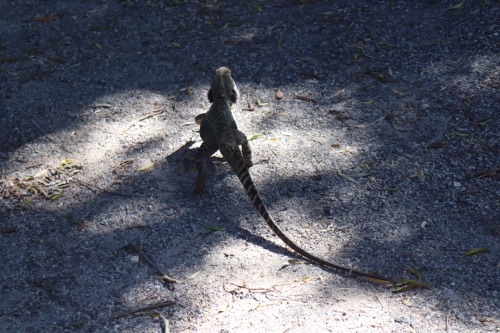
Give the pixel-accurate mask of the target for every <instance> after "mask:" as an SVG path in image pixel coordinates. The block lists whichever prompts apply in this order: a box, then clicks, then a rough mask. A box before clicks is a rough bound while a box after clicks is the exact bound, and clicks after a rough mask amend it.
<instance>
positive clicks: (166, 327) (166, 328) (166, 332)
mask: <svg viewBox="0 0 500 333" xmlns="http://www.w3.org/2000/svg"><path fill="white" fill-rule="evenodd" d="M159 315H160V328H161V332H162V333H170V324H169V322H168V320H167V318H165V316H164V315H163V314H162V313H159Z"/></svg>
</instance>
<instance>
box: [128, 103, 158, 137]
mask: <svg viewBox="0 0 500 333" xmlns="http://www.w3.org/2000/svg"><path fill="white" fill-rule="evenodd" d="M163 111H165V108H161V109H157V110H154V111H153V112H151V113H148V114H147V115H145V116H142V117H140V118H138V119H136V120H134V121H132V122H131V123H130V124H128V126H127V127H125V129H124V130H123V131H122V134H123V133H125V132H126V131H128V130H129V129H130V127H132V126H134V125H135V124H137V123H138V122H140V121H143V120H144V119H148V118H151V117H154V116H156V115H159V114H160V113H162V112H163Z"/></svg>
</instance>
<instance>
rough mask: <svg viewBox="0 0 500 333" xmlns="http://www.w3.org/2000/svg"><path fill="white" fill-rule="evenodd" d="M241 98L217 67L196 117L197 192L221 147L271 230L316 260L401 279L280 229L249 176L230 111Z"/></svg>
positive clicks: (247, 152) (248, 160) (245, 149)
mask: <svg viewBox="0 0 500 333" xmlns="http://www.w3.org/2000/svg"><path fill="white" fill-rule="evenodd" d="M238 98H239V91H238V89H237V87H236V83H235V82H234V79H233V78H232V76H231V71H230V70H229V68H227V67H220V68H219V69H217V70H216V72H215V77H214V79H213V81H212V84H211V85H210V89H209V91H208V100H209V102H210V103H211V106H210V109H209V110H208V112H207V113H202V114H200V115H198V116H196V118H195V121H196V123H197V124H200V125H201V126H200V136H201V139H202V140H203V143H202V144H201V146H200V148H199V150H198V153H197V157H196V169H197V171H198V176H197V178H196V182H195V193H197V194H200V193H204V192H206V185H205V183H206V159H208V158H209V157H210V156H212V155H213V154H215V153H216V152H217V151H220V152H221V154H222V156H223V157H224V160H225V161H226V162H227V163H228V164H229V165H230V166H231V168H232V170H233V171H234V172H235V173H236V175H237V176H238V178H239V180H240V182H241V184H242V185H243V188H244V189H245V191H246V193H247V195H248V197H249V198H250V200H251V201H252V203H253V204H254V206H255V208H257V211H258V212H259V214H260V215H261V216H262V218H264V220H265V222H266V223H267V225H268V226H269V227H270V228H271V230H272V231H273V232H274V233H275V234H276V235H277V236H278V237H279V238H280V239H281V240H282V241H283V242H284V243H285V244H286V245H287V246H288V247H290V248H291V249H292V250H294V251H295V252H297V253H298V254H300V255H301V256H303V257H305V258H307V259H309V260H311V261H313V262H316V263H318V264H321V265H323V266H326V267H329V268H333V269H337V270H340V271H344V272H347V273H348V274H350V275H354V276H358V277H365V278H368V279H370V280H372V281H375V282H377V283H382V284H386V285H391V283H398V282H397V281H395V280H392V279H389V278H386V277H383V276H379V275H376V274H371V273H365V272H361V271H356V270H353V269H351V268H347V267H344V266H340V265H336V264H333V263H331V262H329V261H327V260H325V259H322V258H320V257H317V256H315V255H313V254H311V253H309V252H307V251H305V250H304V249H302V248H301V247H300V246H298V245H297V244H296V243H295V242H293V241H292V240H291V239H290V238H289V237H288V236H286V235H285V234H284V233H283V232H282V231H281V229H280V228H279V227H278V226H277V225H276V223H275V222H274V220H273V219H272V217H271V215H270V214H269V212H268V210H267V208H266V206H265V205H264V203H263V202H262V199H261V197H260V195H259V192H258V191H257V188H256V187H255V185H254V182H253V180H252V177H251V176H250V172H249V168H250V167H251V166H252V164H253V163H252V151H251V148H250V145H249V143H248V139H247V138H246V136H245V134H244V133H243V132H241V131H240V130H238V127H237V125H236V122H235V120H234V118H233V115H232V112H231V106H232V105H233V104H235V103H236V102H237V100H238ZM240 146H241V150H240Z"/></svg>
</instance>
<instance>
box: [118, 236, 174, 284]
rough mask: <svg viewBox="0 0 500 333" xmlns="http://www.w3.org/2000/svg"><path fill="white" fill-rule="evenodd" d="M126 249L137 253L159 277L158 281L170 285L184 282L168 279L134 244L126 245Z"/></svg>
mask: <svg viewBox="0 0 500 333" xmlns="http://www.w3.org/2000/svg"><path fill="white" fill-rule="evenodd" d="M125 247H126V248H128V249H130V250H133V251H135V252H137V253H139V255H140V256H141V257H142V258H143V259H144V260H145V261H146V262H147V263H148V264H149V265H150V266H151V267H153V268H154V269H155V270H156V272H157V273H158V274H159V275H161V276H160V279H161V280H162V281H166V282H170V283H181V282H184V281H180V280H176V279H173V278H171V277H169V276H168V275H167V274H165V273H163V270H162V269H161V268H160V267H159V266H158V265H157V264H155V263H154V261H152V260H151V259H149V258H148V257H147V256H146V254H145V253H144V252H142V250H141V249H139V248H138V247H137V246H135V245H134V244H128V245H127V246H125Z"/></svg>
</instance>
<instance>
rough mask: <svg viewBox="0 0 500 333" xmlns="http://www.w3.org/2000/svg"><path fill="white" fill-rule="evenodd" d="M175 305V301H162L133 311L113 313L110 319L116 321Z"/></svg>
mask: <svg viewBox="0 0 500 333" xmlns="http://www.w3.org/2000/svg"><path fill="white" fill-rule="evenodd" d="M176 303H177V302H176V301H163V302H158V303H153V304H150V305H146V306H143V307H140V308H137V309H135V310H130V311H125V312H118V313H115V314H113V315H112V316H111V318H112V319H116V318H121V317H125V316H130V315H133V314H138V313H139V312H144V311H149V310H153V309H157V308H162V307H164V306H167V305H173V304H176ZM164 318H165V317H164Z"/></svg>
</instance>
